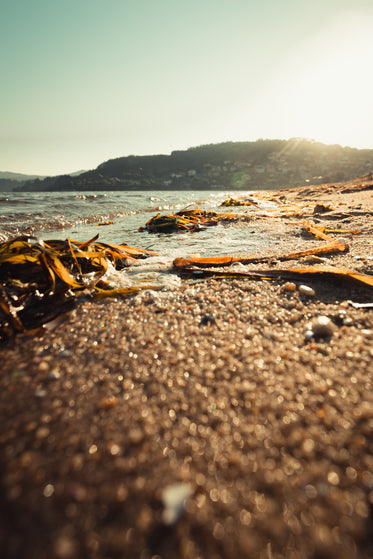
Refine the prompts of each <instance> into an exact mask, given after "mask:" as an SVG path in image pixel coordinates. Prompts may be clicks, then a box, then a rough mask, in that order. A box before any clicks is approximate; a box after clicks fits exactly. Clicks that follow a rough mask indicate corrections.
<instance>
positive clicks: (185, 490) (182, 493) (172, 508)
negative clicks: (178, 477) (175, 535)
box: [162, 483, 193, 525]
mask: <svg viewBox="0 0 373 559" xmlns="http://www.w3.org/2000/svg"><path fill="white" fill-rule="evenodd" d="M192 492H193V491H192V486H191V485H190V483H175V484H174V485H169V486H168V487H166V489H164V491H163V495H162V500H163V505H164V511H163V515H162V519H163V522H164V524H167V525H171V524H175V522H177V521H178V520H179V519H180V518H181V516H182V514H183V512H184V505H185V501H186V500H187V499H188V497H190V496H191V494H192Z"/></svg>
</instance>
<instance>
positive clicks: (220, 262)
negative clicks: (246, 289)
mask: <svg viewBox="0 0 373 559" xmlns="http://www.w3.org/2000/svg"><path fill="white" fill-rule="evenodd" d="M346 251H348V245H347V244H346V243H342V242H340V241H338V240H337V241H332V242H330V243H328V244H325V245H321V246H319V247H316V248H311V249H308V250H302V251H300V252H289V253H287V254H280V255H275V256H273V255H272V256H261V257H257V256H253V257H237V256H217V257H207V258H175V260H174V261H173V266H174V268H177V269H186V268H191V267H193V266H197V267H199V268H212V267H216V266H229V265H231V264H234V263H236V262H239V263H241V264H255V263H258V262H269V261H271V260H279V261H286V260H297V259H299V258H303V257H305V256H311V255H320V254H335V253H339V252H346Z"/></svg>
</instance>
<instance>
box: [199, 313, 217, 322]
mask: <svg viewBox="0 0 373 559" xmlns="http://www.w3.org/2000/svg"><path fill="white" fill-rule="evenodd" d="M214 322H216V318H215V316H214V315H213V314H205V315H204V316H203V317H202V318H201V324H213V323H214Z"/></svg>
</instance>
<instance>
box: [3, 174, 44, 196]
mask: <svg viewBox="0 0 373 559" xmlns="http://www.w3.org/2000/svg"><path fill="white" fill-rule="evenodd" d="M37 178H39V179H43V178H44V177H43V176H40V175H24V174H23V173H11V172H9V171H0V191H1V192H5V191H8V192H11V191H12V190H15V189H16V188H17V187H19V186H21V185H23V184H24V183H25V182H26V181H27V180H35V179H37Z"/></svg>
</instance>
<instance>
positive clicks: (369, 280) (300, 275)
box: [179, 266, 373, 288]
mask: <svg viewBox="0 0 373 559" xmlns="http://www.w3.org/2000/svg"><path fill="white" fill-rule="evenodd" d="M179 270H180V271H182V273H183V274H184V275H187V276H189V277H190V276H191V277H194V278H198V279H200V278H214V279H228V278H232V279H251V280H275V279H286V280H290V279H291V280H303V279H304V278H305V277H307V278H309V279H322V280H329V281H330V280H332V281H333V280H334V281H336V280H337V281H339V282H342V283H355V284H360V285H364V286H365V287H369V288H371V287H373V276H370V275H368V274H362V273H360V272H355V271H354V270H348V269H345V268H336V267H333V266H312V267H307V268H285V269H281V270H280V269H277V270H273V269H270V270H261V269H260V270H253V271H249V272H243V271H239V272H237V271H235V270H229V271H219V272H218V271H215V270H213V269H204V268H198V267H196V266H194V267H186V268H179Z"/></svg>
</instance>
